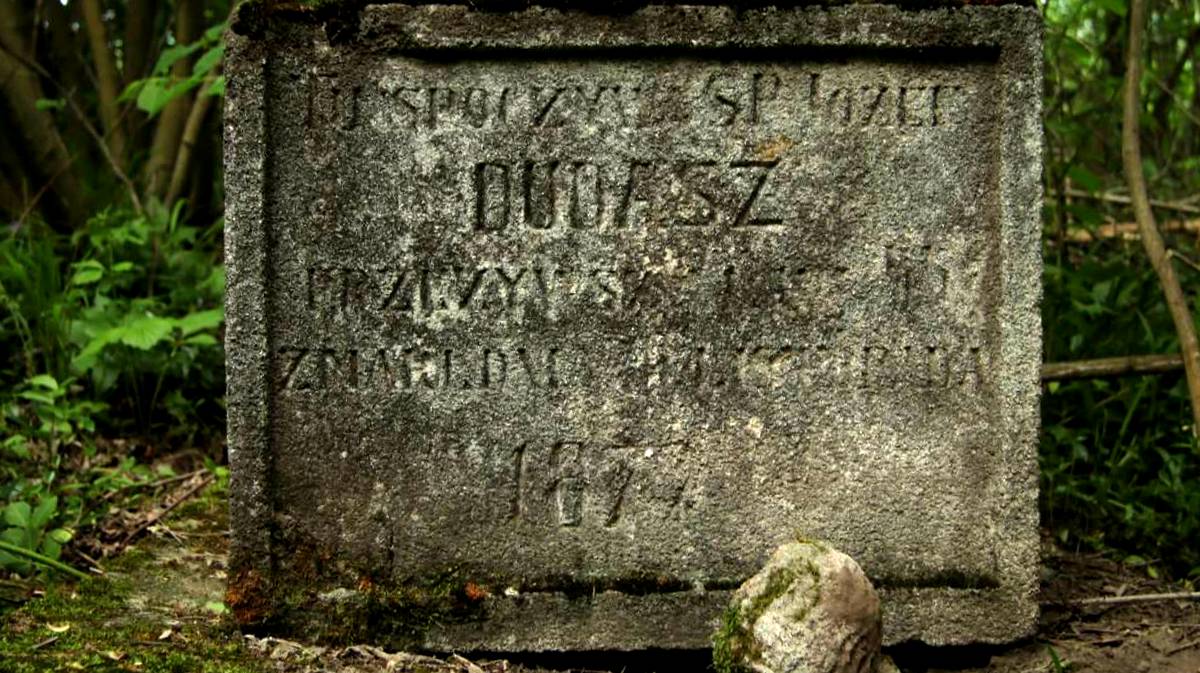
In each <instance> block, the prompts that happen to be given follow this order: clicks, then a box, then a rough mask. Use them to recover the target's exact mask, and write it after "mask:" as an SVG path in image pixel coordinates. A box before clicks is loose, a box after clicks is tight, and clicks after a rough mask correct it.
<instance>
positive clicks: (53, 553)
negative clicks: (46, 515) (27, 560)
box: [41, 538, 62, 561]
mask: <svg viewBox="0 0 1200 673" xmlns="http://www.w3.org/2000/svg"><path fill="white" fill-rule="evenodd" d="M41 552H42V555H43V556H49V557H50V558H52V559H54V560H55V561H57V560H58V557H59V556H61V555H62V545H61V544H59V543H58V541H56V540H52V539H50V538H46V539H44V540H42V549H41Z"/></svg>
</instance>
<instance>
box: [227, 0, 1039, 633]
mask: <svg viewBox="0 0 1200 673" xmlns="http://www.w3.org/2000/svg"><path fill="white" fill-rule="evenodd" d="M261 18H262V17H260V19H261ZM339 20H340V21H342V24H340V27H339V28H338V30H336V31H334V30H327V26H323V25H322V24H321V22H319V21H316V20H314V19H313V18H312V17H311V15H306V14H304V13H291V14H287V13H284V14H280V15H277V16H274V17H268V18H267V19H263V20H259V21H254V22H246V23H245V26H249V27H248V28H245V29H244V30H242V32H243V33H244V34H236V33H237V32H238V29H237V28H236V27H235V31H234V32H235V34H234V35H233V36H232V38H231V44H230V48H229V57H228V76H229V86H228V94H227V100H226V118H225V124H226V163H227V173H226V181H227V184H226V189H227V193H228V204H227V232H226V237H227V238H226V243H227V263H228V304H227V308H228V334H227V348H228V361H229V362H228V364H229V367H228V372H229V448H230V462H231V466H232V471H233V482H232V494H231V497H232V519H233V534H234V547H233V566H232V570H231V577H232V581H231V586H230V601H231V603H232V605H233V606H234V608H235V613H236V614H237V616H238V618H239V620H240V621H242V622H243V623H244V624H246V625H247V626H248V627H255V626H259V627H262V628H278V629H285V630H286V629H291V630H293V631H297V630H299V631H305V630H306V629H307V631H306V633H307V635H310V636H311V635H314V632H313V631H312V629H311V628H310V627H311V625H312V624H313V623H322V624H325V623H331V622H330V619H332V618H327V615H330V614H332V615H337V616H338V619H342V620H344V621H346V620H348V622H349V623H351V624H355V625H357V626H356V627H355V628H357V629H358V631H355V634H356V637H358V636H361V635H363V634H364V633H365V634H366V635H367V637H370V638H373V639H377V640H379V641H383V642H391V643H403V644H407V645H415V646H421V647H425V648H431V649H434V650H457V651H465V650H473V649H481V650H499V651H519V650H569V649H639V648H649V647H665V648H691V647H705V646H707V644H708V642H709V637H710V634H711V633H712V631H713V629H714V628H715V627H716V625H717V622H718V616H719V614H720V612H721V610H722V608H723V606H724V605H726V604H727V603H728V600H729V596H730V592H731V590H732V589H734V588H736V587H737V586H738V584H740V583H741V582H742V581H743V580H745V579H746V578H748V577H749V576H751V575H753V574H754V573H755V572H756V571H757V570H758V569H759V568H760V567H761V565H762V564H763V563H764V562H765V561H766V559H767V558H768V556H769V555H770V553H771V551H772V550H774V549H775V548H776V547H777V546H779V545H780V544H781V543H784V542H786V541H788V540H791V539H794V538H795V537H796V536H797V535H802V536H805V537H810V538H817V539H822V540H827V541H829V542H830V543H831V544H833V545H835V546H836V547H838V548H839V549H841V550H843V551H845V552H846V553H848V554H850V555H851V556H852V557H853V558H854V559H856V560H857V561H858V562H859V563H860V564H861V566H862V568H863V569H864V570H865V572H866V573H867V575H868V576H869V577H870V578H871V580H872V581H873V582H874V584H875V586H876V587H877V588H878V590H879V593H880V596H881V598H882V601H883V622H884V641H885V642H886V643H896V642H900V641H905V640H911V639H919V640H923V641H925V642H928V643H934V644H945V643H966V642H975V641H985V642H1002V641H1008V640H1013V639H1016V638H1019V637H1021V636H1024V635H1026V634H1027V633H1029V632H1030V631H1031V629H1032V628H1033V626H1034V623H1035V619H1036V614H1037V607H1036V603H1035V601H1034V591H1035V589H1036V583H1037V574H1036V571H1037V562H1038V532H1037V507H1036V501H1037V472H1036V446H1035V440H1036V430H1037V425H1038V402H1037V400H1038V394H1039V385H1038V368H1039V363H1040V359H1041V358H1040V355H1041V351H1040V340H1041V326H1040V322H1039V313H1038V302H1039V299H1040V278H1041V257H1040V253H1039V213H1040V199H1041V186H1040V173H1041V137H1042V135H1041V122H1040V94H1041V63H1042V60H1041V59H1042V56H1041V20H1040V17H1039V15H1038V13H1037V11H1036V10H1035V9H1032V8H1028V7H1017V6H1003V7H965V8H958V9H937V10H921V11H915V10H907V9H903V8H898V7H889V6H878V5H855V6H848V7H836V8H809V9H796V8H793V9H771V8H764V9H739V10H734V9H731V8H726V7H721V6H705V7H685V6H678V7H666V6H652V7H646V8H643V9H638V10H636V11H632V12H629V13H626V14H620V15H607V16H600V15H593V14H587V13H582V12H577V11H573V10H570V11H563V10H556V9H538V8H533V9H527V10H522V11H514V12H507V13H506V12H492V13H486V12H479V11H475V10H472V9H469V8H467V7H463V6H454V5H437V6H421V5H416V6H410V5H399V4H393V5H368V6H366V7H363V8H361V9H360V10H357V11H356V14H355V15H354V16H353V20H352V21H349V22H347V21H345V17H344V16H343V17H341V19H339ZM347 26H350V27H349V28H347ZM418 589H420V591H418ZM430 596H433V597H432V598H431V597H430ZM331 597H333V598H331ZM339 597H340V598H339ZM343 599H344V600H343ZM442 599H445V603H444V604H442V603H438V602H437V601H438V600H442ZM435 608H436V609H435ZM359 613H361V614H359ZM306 625H308V626H306ZM330 633H332V632H326V631H320V632H319V633H316V634H315V635H317V636H319V637H324V636H327V635H329V634H330ZM330 637H332V636H330Z"/></svg>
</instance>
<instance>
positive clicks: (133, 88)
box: [117, 79, 146, 103]
mask: <svg viewBox="0 0 1200 673" xmlns="http://www.w3.org/2000/svg"><path fill="white" fill-rule="evenodd" d="M144 86H146V80H144V79H135V80H134V81H132V82H130V83H129V86H127V87H125V90H124V91H122V92H121V95H120V96H119V97H117V102H118V103H128V102H129V101H131V100H136V99H137V97H138V94H140V93H141V92H142V87H144Z"/></svg>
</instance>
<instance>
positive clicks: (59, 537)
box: [46, 528, 75, 544]
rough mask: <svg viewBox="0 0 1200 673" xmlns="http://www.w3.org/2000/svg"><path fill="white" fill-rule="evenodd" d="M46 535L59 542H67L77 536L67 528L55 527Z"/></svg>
mask: <svg viewBox="0 0 1200 673" xmlns="http://www.w3.org/2000/svg"><path fill="white" fill-rule="evenodd" d="M46 537H48V538H50V539H51V540H54V541H55V542H57V543H59V544H66V543H68V542H70V541H71V538H73V537H75V534H74V533H72V532H71V531H69V530H67V529H66V528H55V529H54V530H52V531H50V532H49V533H46Z"/></svg>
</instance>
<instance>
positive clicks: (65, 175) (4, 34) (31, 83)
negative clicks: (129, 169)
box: [0, 2, 86, 231]
mask: <svg viewBox="0 0 1200 673" xmlns="http://www.w3.org/2000/svg"><path fill="white" fill-rule="evenodd" d="M15 4H16V3H12V2H0V40H2V41H3V43H4V48H0V93H3V94H4V96H3V100H4V102H5V104H6V106H7V108H8V118H9V121H10V122H11V127H10V128H11V131H8V132H9V133H10V134H11V135H10V140H11V141H12V142H13V143H14V144H16V143H20V151H21V152H23V153H24V154H25V156H27V157H28V158H29V159H28V163H29V165H30V166H31V170H30V172H29V173H28V174H27V175H28V177H29V179H30V181H31V185H30V187H31V188H32V189H33V190H34V192H35V193H36V192H38V191H41V190H42V189H43V188H45V191H46V192H47V195H46V196H43V197H42V201H43V203H42V204H41V205H44V206H46V211H45V214H46V220H47V222H48V223H49V224H50V225H51V226H52V227H54V228H55V229H58V230H60V231H68V230H70V229H71V228H72V227H74V226H76V225H78V224H81V223H82V222H83V220H84V217H85V216H86V208H85V206H84V201H83V192H82V190H81V189H80V186H79V183H78V181H77V180H76V177H75V174H74V172H73V170H72V166H71V157H70V154H69V153H68V152H67V147H66V144H65V143H63V140H62V136H60V135H59V133H58V128H57V127H56V126H55V124H54V119H53V117H51V115H50V114H49V113H48V112H46V111H44V110H38V109H37V106H36V103H37V101H38V100H39V99H42V98H45V97H46V96H45V94H44V93H43V91H42V85H41V81H40V80H39V79H38V75H37V73H35V72H34V71H33V70H31V69H30V68H29V67H28V66H27V65H26V63H27V62H29V60H30V54H29V52H28V51H27V49H26V47H25V40H24V37H23V36H22V34H21V33H20V32H19V31H20V25H21V21H20V16H19V14H18V10H17V9H16V7H15ZM47 199H49V200H47Z"/></svg>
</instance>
